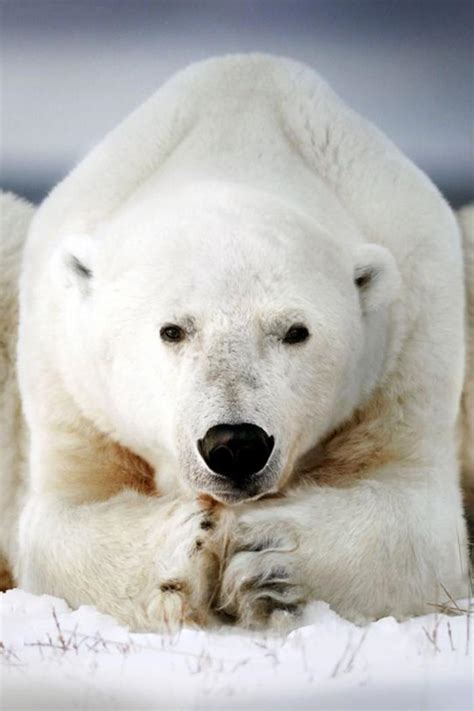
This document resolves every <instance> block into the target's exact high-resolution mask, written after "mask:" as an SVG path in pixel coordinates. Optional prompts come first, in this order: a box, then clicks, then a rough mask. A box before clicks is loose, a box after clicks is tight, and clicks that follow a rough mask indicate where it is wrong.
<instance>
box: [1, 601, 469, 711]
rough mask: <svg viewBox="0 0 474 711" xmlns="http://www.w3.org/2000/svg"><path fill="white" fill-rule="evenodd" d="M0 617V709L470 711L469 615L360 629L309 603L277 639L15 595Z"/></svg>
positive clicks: (388, 620)
mask: <svg viewBox="0 0 474 711" xmlns="http://www.w3.org/2000/svg"><path fill="white" fill-rule="evenodd" d="M457 604H458V605H459V608H460V610H466V609H467V606H468V603H467V602H466V601H460V602H459V603H457ZM0 610H1V616H2V617H1V627H0V630H1V643H0V652H1V661H2V666H1V670H0V675H1V676H0V680H1V686H0V688H1V692H0V707H1V708H2V709H4V711H6V710H7V709H20V708H21V709H26V708H30V709H46V708H47V709H76V708H77V709H154V708H156V709H174V708H179V709H188V708H193V709H195V708H206V709H207V708H211V709H226V708H231V709H253V708H255V709H262V708H271V709H292V710H293V711H297V709H303V708H311V709H351V710H352V709H364V710H366V709H377V710H378V711H381V710H382V709H410V710H415V709H420V710H423V711H431V710H432V709H449V710H450V711H458V710H459V711H460V710H461V709H472V708H473V689H474V642H473V641H472V639H471V638H472V637H474V625H473V630H472V632H471V630H470V617H469V615H468V614H458V615H454V616H453V615H446V614H441V613H439V612H436V611H435V612H434V613H433V614H432V615H427V616H425V617H420V618H417V619H412V620H410V621H408V622H404V623H402V624H399V623H397V622H396V621H395V620H394V619H392V618H386V619H383V620H379V621H378V622H375V623H373V624H371V625H369V626H368V627H365V628H360V627H356V626H355V625H353V624H351V623H349V622H347V621H345V620H343V619H341V618H340V617H338V615H336V614H335V613H334V612H332V611H331V610H330V609H329V607H328V606H327V605H326V604H324V603H317V604H314V605H313V606H312V607H311V608H310V609H309V610H308V612H307V615H306V617H305V619H304V621H303V622H304V624H303V626H301V627H299V628H298V629H296V630H294V631H292V632H290V633H289V634H288V635H287V636H286V637H281V636H280V637H277V636H274V637H271V636H263V635H257V634H249V633H243V632H242V631H239V632H237V631H235V630H226V631H225V632H224V631H221V632H212V633H211V632H202V631H195V630H188V629H185V630H182V631H181V633H180V634H179V635H178V636H176V637H174V638H171V637H169V636H162V635H155V634H130V633H129V632H128V631H127V630H126V629H125V628H123V627H120V626H119V625H117V623H116V622H115V621H114V620H113V619H112V618H111V617H108V616H106V615H102V614H99V613H98V612H97V611H96V610H95V609H93V608H91V607H81V608H80V609H79V610H77V611H72V610H71V609H70V608H69V607H68V606H67V605H66V603H65V602H64V601H63V600H59V599H57V598H53V597H49V596H41V597H39V596H35V595H30V594H28V593H25V592H23V591H22V590H11V591H9V592H7V593H4V594H2V595H0Z"/></svg>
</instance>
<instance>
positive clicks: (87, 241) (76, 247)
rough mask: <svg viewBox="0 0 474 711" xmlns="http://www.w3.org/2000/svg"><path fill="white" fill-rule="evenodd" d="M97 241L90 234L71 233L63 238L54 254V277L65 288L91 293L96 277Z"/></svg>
mask: <svg viewBox="0 0 474 711" xmlns="http://www.w3.org/2000/svg"><path fill="white" fill-rule="evenodd" d="M96 253H97V243H96V241H95V240H94V239H93V238H92V237H91V236H90V235H88V234H71V235H67V237H64V238H63V239H61V241H60V243H59V245H58V247H57V248H56V250H55V252H54V255H53V264H52V271H53V278H54V279H55V281H56V283H57V284H58V285H60V286H62V287H63V288H65V289H71V288H76V289H78V290H79V291H80V293H81V294H82V295H84V296H86V295H87V294H89V293H90V291H91V288H92V282H93V279H94V267H95V262H96Z"/></svg>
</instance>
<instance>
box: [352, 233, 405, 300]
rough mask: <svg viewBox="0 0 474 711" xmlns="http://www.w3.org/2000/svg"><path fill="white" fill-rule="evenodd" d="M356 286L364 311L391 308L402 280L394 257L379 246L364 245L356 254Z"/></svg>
mask: <svg viewBox="0 0 474 711" xmlns="http://www.w3.org/2000/svg"><path fill="white" fill-rule="evenodd" d="M354 284H355V286H356V287H357V289H358V291H359V297H360V303H361V307H362V311H363V312H364V313H368V312H370V311H376V310H378V309H381V308H383V307H385V306H389V304H391V303H392V301H393V300H394V299H395V297H396V296H397V295H398V293H399V291H400V285H401V279H400V272H399V271H398V267H397V263H396V261H395V259H394V257H393V255H392V254H391V253H390V252H389V251H388V249H386V248H385V247H381V246H380V245H378V244H364V245H362V246H361V247H359V249H358V250H357V252H356V257H355V266H354Z"/></svg>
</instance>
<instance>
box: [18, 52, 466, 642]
mask: <svg viewBox="0 0 474 711" xmlns="http://www.w3.org/2000/svg"><path fill="white" fill-rule="evenodd" d="M74 257H75V258H76V259H74ZM78 263H80V264H82V267H81V266H78ZM462 268H463V266H462V254H461V246H460V238H459V231H458V228H457V224H456V221H455V219H454V218H453V215H452V213H451V211H450V210H449V208H448V206H447V205H446V203H445V202H444V200H443V199H442V198H441V196H440V195H439V193H438V192H437V191H436V189H435V188H434V187H433V185H432V184H431V183H430V182H429V180H428V179H427V178H426V177H425V176H424V175H423V174H422V173H421V172H420V171H419V170H417V169H416V168H415V167H414V166H413V165H412V164H411V163H410V162H409V161H408V160H407V159H406V158H404V157H403V156H402V155H401V154H400V153H399V152H398V151H397V149H396V148H395V147H394V146H393V145H392V144H391V143H390V142H389V141H387V140H386V139H385V138H384V137H383V136H381V135H380V133H379V132H378V131H377V130H376V129H375V128H374V127H373V126H371V125H370V124H368V123H367V122H365V121H363V120H362V119H361V118H359V117H358V116H357V115H355V114H354V113H353V112H351V111H350V110H349V109H348V108H346V107H345V106H344V104H343V103H342V102H341V101H340V100H339V99H338V98H337V97H336V96H335V95H334V94H333V92H332V91H331V90H330V89H329V88H328V87H327V85H326V84H325V83H324V82H323V81H321V79H319V77H317V76H316V75H315V74H314V73H313V72H311V71H310V70H309V69H307V68H305V67H303V66H301V65H299V64H297V63H295V62H292V61H289V60H283V59H277V58H273V57H267V56H262V55H247V56H235V57H226V58H221V59H213V60H209V61H207V62H204V63H200V64H196V65H193V66H191V67H190V68H188V69H186V70H185V71H184V72H182V73H180V74H178V75H177V76H176V77H175V78H173V79H172V80H171V81H170V82H169V83H168V84H167V85H165V86H164V87H163V88H162V89H161V90H160V91H158V92H157V94H156V95H155V96H153V97H152V98H151V99H150V100H149V101H147V102H146V103H145V104H144V105H143V106H142V107H141V108H140V109H138V110H137V111H136V112H135V113H134V114H133V115H132V116H131V117H130V118H129V119H127V120H126V121H125V122H124V123H123V124H121V125H120V126H119V127H118V128H117V129H116V130H115V131H113V132H112V133H111V134H110V135H109V136H107V137H106V138H105V139H104V141H103V142H102V143H101V144H100V145H99V146H98V147H97V148H96V149H95V150H94V151H92V153H91V154H90V155H89V156H88V157H87V158H86V159H85V160H84V161H83V162H82V163H81V164H80V165H79V167H78V168H77V169H76V170H75V171H74V172H73V173H72V174H71V175H70V176H68V177H67V178H66V179H65V180H64V181H63V182H62V183H61V184H60V185H59V186H58V187H57V188H56V189H55V190H54V191H53V193H52V194H51V195H50V197H49V198H48V199H47V200H46V201H45V203H44V204H43V205H42V206H41V208H40V209H39V211H38V213H37V215H36V217H35V219H34V221H33V225H32V228H31V230H30V233H29V238H28V243H27V245H26V250H25V255H24V262H23V268H22V276H21V319H20V338H19V375H20V384H21V396H22V404H23V407H24V410H25V415H26V420H27V422H28V426H29V429H30V432H31V446H30V465H29V477H30V478H29V481H30V495H29V501H28V503H27V505H26V506H25V508H24V511H23V514H22V516H21V521H20V537H19V541H20V554H19V556H18V559H17V561H16V571H17V576H18V579H19V582H20V584H22V585H25V586H26V587H28V588H29V589H31V590H34V591H37V592H49V593H53V594H57V595H62V596H64V597H65V598H66V599H68V600H69V601H70V602H72V603H73V604H79V603H80V602H93V603H94V604H96V605H97V606H98V607H99V608H101V609H103V610H106V611H112V612H113V613H114V614H116V615H117V616H118V617H120V618H121V619H123V620H125V621H128V622H129V623H130V624H132V625H134V626H139V627H147V628H150V627H151V628H153V627H154V626H155V627H156V626H160V625H162V624H163V621H164V620H169V617H170V616H171V617H173V616H174V617H176V616H178V613H179V615H181V617H183V616H184V617H185V619H190V620H195V621H196V620H198V621H199V620H200V619H201V620H202V616H201V617H200V612H201V613H202V611H203V610H204V609H205V608H206V607H208V606H210V605H211V604H214V606H215V607H218V608H220V609H224V610H225V611H226V612H228V613H230V614H232V615H235V616H237V617H238V618H239V619H240V620H241V621H242V622H244V623H246V624H249V625H259V624H266V623H267V622H268V619H269V618H270V617H272V615H273V612H274V609H275V608H282V607H283V608H287V609H289V610H294V609H295V610H296V609H298V607H299V606H300V605H301V604H303V603H305V602H306V601H308V600H310V599H313V598H319V597H320V598H323V599H325V600H327V601H328V602H329V603H331V604H332V605H333V606H334V607H335V608H336V609H337V610H339V611H340V612H341V613H343V614H345V615H348V616H350V617H352V618H354V619H367V618H374V617H378V616H381V615H385V614H393V615H395V616H397V617H403V616H406V615H409V614H414V613H419V612H423V611H427V610H429V609H431V608H430V607H429V606H430V604H433V603H436V602H438V601H439V599H440V597H443V595H444V593H443V587H442V586H444V587H445V588H447V589H449V590H450V592H451V594H452V595H454V596H456V595H461V594H464V592H465V587H464V586H465V584H466V561H465V547H466V534H465V524H464V520H463V513H462V502H461V493H460V487H459V481H458V480H459V472H458V464H457V452H456V443H455V426H456V418H457V415H458V409H459V399H460V394H461V388H462V381H463V367H464V330H463V328H464V325H463V304H464V293H463V278H462ZM89 272H90V274H89ZM359 277H364V280H363V283H362V284H361V285H360V286H359V287H357V286H356V285H355V283H354V280H355V279H357V278H359ZM366 277H367V278H366ZM169 322H171V323H178V324H180V325H182V326H183V328H185V329H186V331H187V338H186V340H185V341H184V342H183V343H181V344H173V345H170V344H165V343H163V342H162V341H161V340H160V337H159V331H160V327H161V326H162V325H163V324H166V323H169ZM295 322H297V323H299V322H304V323H305V324H306V325H307V326H308V328H309V331H310V333H311V336H310V339H309V340H308V341H307V342H306V343H303V344H299V345H298V346H287V345H285V344H284V343H283V342H282V339H283V337H284V335H285V332H286V330H287V329H288V328H289V327H290V326H291V325H292V324H293V323H295ZM375 401H376V402H380V411H379V412H377V415H376V417H375V418H374V415H373V411H374V407H373V402H375ZM356 410H357V411H358V412H359V413H362V414H360V415H358V417H359V419H361V425H360V426H361V427H362V428H364V427H366V435H367V438H366V439H365V438H362V444H359V447H361V448H362V450H364V447H365V448H366V449H367V455H366V456H365V459H364V458H363V459H364V462H365V463H364V466H362V465H361V466H360V467H359V469H360V470H357V471H356V470H354V472H353V476H350V475H349V476H348V475H347V474H345V475H344V476H343V475H341V477H340V478H337V477H336V478H335V479H334V478H333V479H332V480H330V481H329V480H328V481H327V482H326V483H324V479H321V482H323V483H320V482H319V480H318V476H319V472H318V471H316V470H315V471H312V472H309V474H310V476H309V480H308V472H306V483H304V482H303V481H302V480H301V479H299V480H298V483H296V481H295V478H296V475H297V474H298V472H299V471H300V469H299V468H300V466H301V461H302V457H303V455H307V453H308V451H309V450H312V449H314V448H315V447H316V448H317V446H318V445H320V446H321V447H323V444H324V443H325V442H327V440H328V438H330V437H332V436H333V433H334V432H337V431H338V429H339V428H341V427H342V428H344V427H349V424H348V423H350V422H351V418H353V417H354V412H355V411H356ZM369 410H370V412H371V413H372V415H371V416H370V417H369V415H367V414H364V413H367V412H369ZM364 418H365V419H366V420H367V423H366V422H365V419H364ZM229 422H251V423H254V424H257V425H259V426H260V427H262V428H263V429H265V430H266V432H267V433H269V434H271V435H272V436H273V437H274V438H275V447H274V450H273V453H272V457H271V459H270V462H269V465H268V467H267V469H266V470H265V477H263V476H262V478H261V479H260V480H259V483H258V485H256V489H255V491H253V493H252V496H253V497H254V498H255V499H258V498H259V497H261V496H262V495H263V494H273V493H279V492H282V493H283V494H284V497H283V498H281V499H278V500H273V499H271V498H270V499H261V500H258V501H257V500H255V501H251V502H246V503H239V504H237V505H236V506H234V507H233V508H231V509H229V508H224V507H217V508H216V507H215V506H214V509H213V515H214V516H215V530H214V529H211V530H210V531H207V533H206V534H205V538H204V540H202V541H201V543H202V546H203V552H202V556H203V557H201V552H198V553H197V554H196V555H195V556H191V551H194V548H193V546H194V545H195V542H196V538H197V537H198V538H199V536H200V533H199V527H198V528H197V529H196V527H194V528H193V527H191V529H192V530H187V528H186V525H187V524H186V525H185V523H184V522H185V521H189V520H191V521H192V520H194V517H195V516H196V517H197V518H198V520H200V518H199V516H200V515H201V514H200V512H201V511H203V510H204V513H202V515H206V514H205V508H206V506H207V505H208V504H206V503H204V502H203V501H202V500H200V499H199V500H197V501H196V495H197V494H198V493H201V494H202V493H211V494H212V495H213V496H214V498H216V499H220V500H223V501H229V498H228V496H227V494H228V492H227V493H225V492H223V491H220V490H219V486H220V485H219V483H218V482H216V479H215V477H213V476H212V475H211V473H210V472H209V470H208V469H207V467H206V466H205V465H204V463H203V461H202V459H201V458H200V456H199V453H198V451H197V444H196V443H197V440H198V439H199V438H202V437H203V436H204V434H205V432H206V431H207V429H208V428H209V427H212V426H213V425H216V424H219V423H229ZM113 441H115V442H119V443H120V444H121V445H123V446H124V447H126V448H128V449H129V450H130V451H132V452H134V453H135V454H137V455H139V456H140V457H142V458H143V459H144V460H145V461H146V462H148V463H149V464H150V465H151V466H152V467H153V469H154V470H155V480H156V487H157V491H158V494H160V495H163V496H161V498H160V497H158V498H150V497H148V496H145V495H142V494H138V493H137V494H133V495H132V494H131V493H130V492H127V491H125V492H123V491H122V492H120V491H117V490H116V489H114V487H111V485H110V482H109V481H108V480H105V479H106V476H105V475H104V472H105V471H108V469H107V466H108V459H107V454H106V452H107V451H108V450H107V446H108V445H107V443H109V444H110V443H111V442H113ZM370 442H376V443H380V444H379V445H378V446H374V447H373V448H372V449H373V451H372V450H371V449H370V446H371V445H370ZM341 451H342V450H341ZM362 453H363V452H362ZM360 454H361V453H360V452H359V455H360ZM350 455H351V456H350V458H352V452H351V453H350ZM371 457H373V461H374V462H380V463H378V464H377V463H374V464H372V465H371ZM382 462H383V463H382ZM321 474H322V475H324V467H323V469H322V472H321ZM259 487H260V488H259ZM170 499H171V500H172V503H170ZM183 512H184V513H187V514H188V515H191V513H192V514H193V516H191V518H190V519H189V518H187V517H186V516H184V519H183V518H182V515H183ZM188 528H189V526H188ZM199 540H200V539H199ZM178 542H179V544H180V545H181V542H182V544H183V545H182V548H180V549H179V550H183V551H185V553H183V555H181V553H175V552H174V551H175V546H176V545H178ZM190 556H191V557H190ZM206 556H207V557H206ZM216 556H217V557H219V556H220V557H221V558H222V560H221V565H223V566H224V568H225V570H224V571H223V577H222V584H221V586H220V592H219V595H218V598H217V599H215V595H214V592H215V591H214V589H213V586H212V585H210V584H209V578H210V577H211V578H212V577H213V576H214V578H215V577H216V570H215V567H214V566H213V564H212V561H213V560H215V557H216ZM196 560H199V561H201V562H200V563H199V564H196V562H195V561H196ZM190 561H191V562H190ZM170 575H171V576H172V578H174V579H179V580H180V581H185V585H184V586H183V589H182V590H181V591H180V595H179V598H176V597H171V600H173V601H176V600H177V599H178V603H176V604H175V603H174V602H173V603H172V604H171V608H172V610H171V611H170V610H168V608H167V605H168V603H167V602H166V601H167V600H169V599H170V598H169V592H166V593H165V594H164V597H163V594H162V591H160V585H163V584H165V589H166V581H167V580H169V578H170ZM157 590H158V591H159V594H158V595H157ZM172 595H175V592H172ZM173 606H174V607H173ZM183 606H184V608H185V609H186V610H187V611H188V612H189V614H183ZM165 608H166V612H164V609H165ZM144 610H145V612H143V611H144ZM137 611H138V612H137ZM272 619H273V618H272Z"/></svg>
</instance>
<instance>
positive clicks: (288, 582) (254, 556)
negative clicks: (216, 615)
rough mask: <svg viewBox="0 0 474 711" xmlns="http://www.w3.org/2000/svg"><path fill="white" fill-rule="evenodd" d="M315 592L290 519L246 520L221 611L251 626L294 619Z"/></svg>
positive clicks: (234, 545) (230, 563)
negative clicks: (310, 589) (306, 574)
mask: <svg viewBox="0 0 474 711" xmlns="http://www.w3.org/2000/svg"><path fill="white" fill-rule="evenodd" d="M309 596H310V592H309V587H308V585H307V580H306V579H305V570H304V564H303V561H302V558H301V537H300V535H299V531H298V530H297V528H296V527H295V526H294V525H293V524H291V523H285V522H278V523H277V524H275V525H272V524H271V523H268V522H261V523H256V524H255V523H252V520H251V519H249V520H248V521H241V522H240V524H239V525H238V526H237V531H236V534H235V537H234V540H233V542H232V545H231V550H230V555H229V557H228V563H227V566H226V569H225V571H224V575H223V578H222V583H221V589H220V594H219V599H218V609H219V610H220V611H221V612H223V613H225V614H227V615H229V616H230V617H231V618H232V619H234V620H236V621H237V622H238V623H239V624H242V625H244V626H245V627H248V628H251V629H257V628H262V627H275V628H282V627H285V626H290V625H291V624H293V622H294V618H295V617H297V616H298V615H299V614H300V613H301V611H302V608H303V607H304V605H305V604H306V602H308V600H309Z"/></svg>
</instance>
